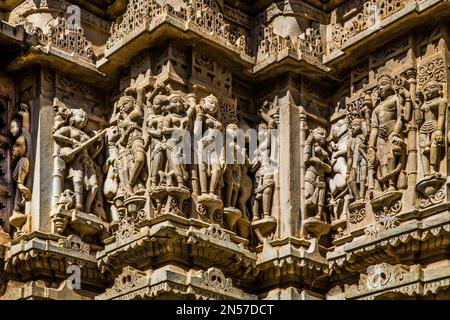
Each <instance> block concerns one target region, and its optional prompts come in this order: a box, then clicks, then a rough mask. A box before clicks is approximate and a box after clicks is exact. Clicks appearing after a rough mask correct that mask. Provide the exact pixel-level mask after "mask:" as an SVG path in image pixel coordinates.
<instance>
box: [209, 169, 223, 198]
mask: <svg viewBox="0 0 450 320" xmlns="http://www.w3.org/2000/svg"><path fill="white" fill-rule="evenodd" d="M220 171H221V170H220V168H219V167H217V166H216V167H215V168H214V169H213V170H212V175H211V182H210V185H209V193H212V194H215V191H216V187H217V183H218V182H219V178H220Z"/></svg>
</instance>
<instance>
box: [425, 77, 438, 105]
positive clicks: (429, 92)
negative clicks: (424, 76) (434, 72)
mask: <svg viewBox="0 0 450 320" xmlns="http://www.w3.org/2000/svg"><path fill="white" fill-rule="evenodd" d="M424 93H425V97H426V99H427V100H431V99H435V98H438V97H439V96H440V95H441V87H440V85H439V83H437V82H436V81H430V82H428V83H427V85H426V86H425V88H424Z"/></svg>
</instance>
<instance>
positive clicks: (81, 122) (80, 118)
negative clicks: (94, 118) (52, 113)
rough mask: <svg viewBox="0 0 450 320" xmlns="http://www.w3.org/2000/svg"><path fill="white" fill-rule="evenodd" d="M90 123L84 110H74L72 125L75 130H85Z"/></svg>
mask: <svg viewBox="0 0 450 320" xmlns="http://www.w3.org/2000/svg"><path fill="white" fill-rule="evenodd" d="M87 122H88V117H87V114H86V112H85V111H84V110H83V109H79V110H74V111H73V114H72V117H71V123H72V124H73V126H74V127H75V128H78V129H83V128H84V127H85V126H86V124H87Z"/></svg>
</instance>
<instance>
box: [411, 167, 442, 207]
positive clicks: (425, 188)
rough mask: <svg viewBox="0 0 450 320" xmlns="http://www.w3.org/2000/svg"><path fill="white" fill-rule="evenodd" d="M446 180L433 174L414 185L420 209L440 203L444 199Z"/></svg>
mask: <svg viewBox="0 0 450 320" xmlns="http://www.w3.org/2000/svg"><path fill="white" fill-rule="evenodd" d="M445 181H446V178H445V177H443V176H442V175H439V174H434V175H430V176H427V177H425V178H423V179H422V180H421V181H419V182H418V183H417V185H416V191H417V193H418V198H419V207H420V208H421V209H423V208H426V207H429V206H431V205H435V204H438V203H441V202H442V201H444V199H445V188H444V184H445Z"/></svg>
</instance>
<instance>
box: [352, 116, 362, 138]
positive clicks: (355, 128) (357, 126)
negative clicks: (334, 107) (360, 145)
mask: <svg viewBox="0 0 450 320" xmlns="http://www.w3.org/2000/svg"><path fill="white" fill-rule="evenodd" d="M351 131H352V135H353V136H356V135H358V134H359V133H361V119H358V118H355V119H353V121H352V125H351Z"/></svg>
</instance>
